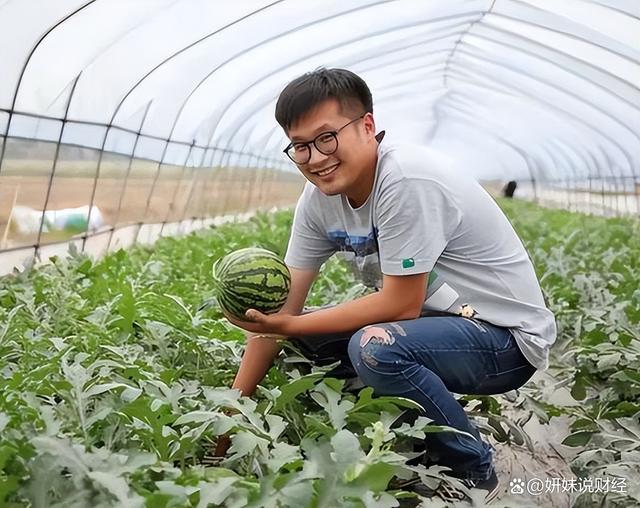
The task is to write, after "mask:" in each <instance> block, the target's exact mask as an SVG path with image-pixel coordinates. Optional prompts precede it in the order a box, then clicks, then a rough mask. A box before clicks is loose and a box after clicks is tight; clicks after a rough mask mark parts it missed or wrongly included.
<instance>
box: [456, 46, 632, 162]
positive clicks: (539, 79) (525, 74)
mask: <svg viewBox="0 0 640 508" xmlns="http://www.w3.org/2000/svg"><path fill="white" fill-rule="evenodd" d="M461 52H462V53H466V51H465V50H464V49H463V50H461ZM466 54H467V55H468V56H470V57H472V58H478V59H480V60H484V61H485V62H486V63H489V64H493V65H495V66H497V67H501V68H503V69H506V70H508V71H511V72H517V73H518V75H520V76H524V77H526V78H529V79H531V80H532V81H535V82H539V83H542V84H544V85H547V86H550V87H552V88H555V89H556V90H558V91H560V92H561V93H565V94H567V95H569V96H571V97H573V98H574V99H576V100H577V101H578V102H582V103H585V104H587V105H588V106H589V107H592V108H593V109H595V110H596V111H599V112H600V113H602V115H603V116H605V117H609V118H611V120H612V121H613V122H614V123H618V124H620V122H618V121H617V120H616V119H615V118H614V117H613V116H612V115H610V114H609V113H607V112H605V111H603V110H602V109H601V108H598V107H596V106H594V105H593V104H592V103H587V102H586V101H584V99H582V98H581V97H579V96H577V95H576V94H574V93H572V92H570V91H567V90H563V89H560V88H557V87H553V86H552V85H549V83H548V82H547V81H546V80H543V79H541V78H538V77H533V76H532V75H531V74H530V73H527V72H524V71H521V70H519V71H515V70H513V69H511V68H510V67H508V66H506V65H504V64H503V63H502V62H497V61H495V60H493V59H489V58H484V57H482V58H479V57H478V56H477V55H473V54H471V53H466ZM525 95H527V96H528V97H531V98H532V99H534V100H536V101H537V102H539V103H541V104H545V105H546V106H553V107H554V108H556V110H559V111H563V112H564V113H565V114H567V115H568V116H570V117H572V118H574V119H575V118H577V117H576V115H574V114H571V113H570V112H568V111H567V110H566V109H564V108H562V107H561V105H560V104H551V103H549V102H547V101H543V100H541V99H540V98H536V97H534V96H532V95H528V94H525ZM578 122H579V123H581V124H583V125H588V124H587V123H586V122H585V121H584V120H581V119H578ZM589 127H590V128H591V129H592V130H594V131H596V132H598V133H600V134H601V136H602V137H603V138H605V139H607V140H609V141H610V142H611V144H612V145H614V146H616V147H618V149H620V151H621V152H622V153H623V154H624V156H625V158H626V159H627V162H628V163H629V167H633V161H632V159H631V158H630V157H629V154H628V153H627V152H626V150H624V148H623V147H621V145H620V144H619V143H617V142H616V141H615V140H613V139H612V138H611V137H610V136H608V135H607V134H606V133H604V132H602V131H600V130H598V129H597V128H595V127H593V126H589ZM622 127H623V129H625V130H628V128H627V127H626V125H622ZM635 137H637V136H635Z"/></svg>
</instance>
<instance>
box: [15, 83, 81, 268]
mask: <svg viewBox="0 0 640 508" xmlns="http://www.w3.org/2000/svg"><path fill="white" fill-rule="evenodd" d="M79 79H80V74H78V75H77V76H76V78H75V79H74V80H73V84H72V85H71V91H70V93H69V97H68V98H67V104H66V106H65V110H64V117H63V118H62V125H61V126H60V133H59V135H58V142H57V143H56V151H55V155H54V157H53V164H52V166H51V174H50V175H49V185H47V193H46V195H45V198H44V204H43V205H42V215H41V216H40V225H39V226H38V236H37V238H36V244H35V245H34V256H35V257H38V255H39V254H38V253H39V250H40V240H41V239H42V230H43V229H44V222H45V221H44V218H45V214H46V211H47V206H48V205H49V199H50V197H51V187H52V186H53V179H54V178H55V175H56V169H57V167H58V158H59V156H60V145H61V142H62V136H63V135H64V128H65V125H66V118H67V114H68V113H69V108H70V107H71V101H72V99H73V92H74V91H75V89H76V85H77V84H78V80H79ZM5 139H6V138H5ZM88 225H89V220H88V219H87V227H88Z"/></svg>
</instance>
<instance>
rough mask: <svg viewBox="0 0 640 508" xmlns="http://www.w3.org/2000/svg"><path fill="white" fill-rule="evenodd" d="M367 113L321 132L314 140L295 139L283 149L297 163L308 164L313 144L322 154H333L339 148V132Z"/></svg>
mask: <svg viewBox="0 0 640 508" xmlns="http://www.w3.org/2000/svg"><path fill="white" fill-rule="evenodd" d="M365 115H366V113H363V114H362V115H360V116H359V117H358V118H354V119H353V120H351V121H350V122H347V123H345V124H344V125H343V126H342V127H340V128H339V129H337V130H335V131H325V132H321V133H320V134H318V135H317V136H316V137H315V138H314V139H313V140H312V141H307V142H306V143H303V142H301V141H293V142H291V143H289V145H288V146H287V148H285V149H284V150H282V151H283V152H284V153H286V154H287V157H289V158H290V159H291V160H292V161H293V162H294V163H295V164H306V163H307V162H309V161H310V160H311V145H312V144H313V146H315V147H316V150H318V152H320V153H321V154H323V155H331V154H332V153H334V152H335V151H336V150H337V149H338V133H339V132H340V131H341V130H342V129H344V128H345V127H347V126H348V125H351V124H352V123H353V122H356V121H358V120H360V119H361V118H363V117H364V116H365Z"/></svg>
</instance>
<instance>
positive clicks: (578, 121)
mask: <svg viewBox="0 0 640 508" xmlns="http://www.w3.org/2000/svg"><path fill="white" fill-rule="evenodd" d="M467 70H468V68H467ZM456 95H459V99H458V100H459V101H460V100H462V102H463V103H464V102H465V101H466V102H467V103H468V102H469V99H468V97H464V96H462V95H460V94H456ZM454 100H455V99H454ZM539 102H540V103H542V104H545V105H546V106H547V107H548V106H549V104H548V103H544V102H542V101H539ZM564 113H565V115H566V116H568V117H570V118H571V119H572V120H574V121H576V123H577V124H579V125H582V126H583V128H584V129H585V130H587V131H588V130H593V128H592V127H591V126H590V125H588V124H585V123H584V122H582V121H581V120H580V119H579V118H576V117H575V116H574V115H570V114H567V113H566V112H564ZM596 132H598V131H596ZM587 155H588V156H591V154H587ZM594 167H596V168H597V164H596V165H594ZM598 176H600V175H598Z"/></svg>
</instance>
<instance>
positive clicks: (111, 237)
mask: <svg viewBox="0 0 640 508" xmlns="http://www.w3.org/2000/svg"><path fill="white" fill-rule="evenodd" d="M152 102H153V99H151V100H150V101H149V102H148V103H147V107H146V108H145V110H144V113H143V115H142V119H141V120H140V125H139V127H138V132H137V133H136V137H135V141H134V142H133V147H132V149H131V155H130V157H129V161H128V163H127V171H126V173H125V177H124V181H123V182H122V188H121V189H120V198H119V199H118V209H117V210H116V218H115V224H114V225H113V227H112V228H111V232H110V234H109V240H108V242H107V251H109V249H110V248H111V241H112V240H113V234H114V232H115V228H116V227H117V225H118V221H119V220H120V211H121V209H122V201H123V199H124V194H125V192H126V189H127V183H128V182H129V175H130V174H131V168H132V166H133V159H134V158H135V155H136V150H137V148H138V142H139V141H140V137H141V134H140V133H141V132H142V127H143V126H144V123H145V122H146V121H147V115H148V113H149V109H150V108H151V104H152ZM84 241H85V242H86V238H85V239H84ZM83 247H84V244H83Z"/></svg>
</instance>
